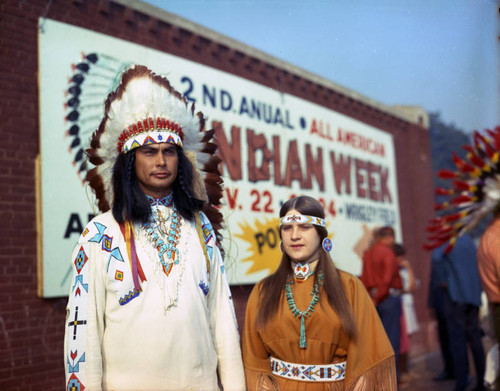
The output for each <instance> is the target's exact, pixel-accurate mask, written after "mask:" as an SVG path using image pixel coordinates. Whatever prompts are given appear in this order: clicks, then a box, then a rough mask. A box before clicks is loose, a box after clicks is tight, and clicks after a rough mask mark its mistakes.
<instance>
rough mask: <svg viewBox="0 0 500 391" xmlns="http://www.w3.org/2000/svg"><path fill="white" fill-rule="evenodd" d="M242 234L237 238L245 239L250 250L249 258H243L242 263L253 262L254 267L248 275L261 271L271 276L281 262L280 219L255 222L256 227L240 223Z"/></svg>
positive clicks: (237, 235) (248, 252)
mask: <svg viewBox="0 0 500 391" xmlns="http://www.w3.org/2000/svg"><path fill="white" fill-rule="evenodd" d="M238 225H239V227H240V233H238V234H235V236H236V237H238V238H240V239H243V240H244V241H245V242H246V243H248V245H249V248H248V250H247V251H246V254H248V256H247V257H246V258H243V259H242V260H241V261H242V262H252V266H251V267H250V268H249V269H248V271H247V272H246V274H252V273H256V272H260V271H266V270H267V272H268V273H269V274H271V273H272V272H274V271H275V270H276V268H277V267H278V265H279V263H280V260H281V252H280V249H279V245H280V236H279V225H280V220H279V218H274V219H271V220H267V219H266V221H264V222H263V223H262V222H261V221H259V220H255V222H254V226H252V225H251V224H250V223H248V222H246V221H245V222H241V223H238Z"/></svg>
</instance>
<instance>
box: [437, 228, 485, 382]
mask: <svg viewBox="0 0 500 391" xmlns="http://www.w3.org/2000/svg"><path fill="white" fill-rule="evenodd" d="M446 247H447V246H446V244H445V245H443V246H441V247H439V248H437V249H436V250H434V251H433V252H432V259H433V263H437V264H439V263H441V267H442V273H443V275H442V279H441V290H442V295H443V296H442V299H443V310H444V316H445V327H446V332H447V337H448V346H449V349H450V353H451V357H452V361H453V375H454V377H455V391H465V390H466V389H467V386H468V383H469V376H468V375H469V367H468V354H467V344H468V345H469V346H470V349H471V352H472V357H473V361H474V368H475V373H476V387H475V388H474V390H475V391H480V390H485V387H484V372H485V365H486V364H485V354H484V349H483V345H482V341H481V338H482V336H483V332H482V330H481V328H480V326H479V307H480V306H481V292H482V290H481V282H480V279H479V271H478V267H477V260H476V247H475V245H474V242H473V241H472V239H471V237H470V236H469V235H463V236H460V237H458V238H457V240H456V243H455V245H454V247H453V248H452V249H451V251H449V252H446V251H445V250H446Z"/></svg>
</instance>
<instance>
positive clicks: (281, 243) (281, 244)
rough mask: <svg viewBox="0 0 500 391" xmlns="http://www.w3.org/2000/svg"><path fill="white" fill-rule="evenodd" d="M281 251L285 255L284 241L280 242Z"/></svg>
mask: <svg viewBox="0 0 500 391" xmlns="http://www.w3.org/2000/svg"><path fill="white" fill-rule="evenodd" d="M280 251H281V254H283V253H284V252H285V250H283V241H282V240H280Z"/></svg>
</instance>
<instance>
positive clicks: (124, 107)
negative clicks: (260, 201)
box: [86, 65, 222, 229]
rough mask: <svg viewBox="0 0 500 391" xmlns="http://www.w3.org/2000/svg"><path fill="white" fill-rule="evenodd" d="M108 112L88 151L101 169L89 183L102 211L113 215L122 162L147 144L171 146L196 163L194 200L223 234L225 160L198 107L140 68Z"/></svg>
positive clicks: (111, 98)
mask: <svg viewBox="0 0 500 391" xmlns="http://www.w3.org/2000/svg"><path fill="white" fill-rule="evenodd" d="M104 110H105V112H104V117H103V119H102V121H101V123H100V125H99V128H98V129H97V131H96V132H94V134H93V135H92V138H91V142H90V148H89V149H88V150H87V155H88V158H89V161H90V162H91V163H92V164H94V165H95V167H94V168H93V169H92V170H90V171H89V172H88V174H87V177H86V180H87V181H88V183H89V184H90V186H91V188H92V189H93V191H94V192H95V195H96V198H97V204H98V208H99V210H100V211H101V212H105V211H107V210H109V209H110V206H111V202H112V200H113V186H112V175H113V167H114V165H115V162H116V159H117V158H118V156H119V155H120V154H121V153H128V152H129V151H131V150H132V149H134V148H138V147H141V146H144V145H147V144H151V143H162V142H167V143H172V144H176V145H178V146H180V147H182V149H183V151H184V154H185V155H186V157H187V158H188V159H189V160H190V162H191V163H192V165H193V182H194V183H193V186H192V189H193V193H194V194H192V195H193V196H194V197H195V198H198V199H200V200H203V201H205V207H204V209H203V211H204V212H205V213H206V214H207V216H208V217H209V219H210V220H211V222H212V224H213V225H214V228H215V229H219V228H220V227H221V224H222V215H221V214H220V212H218V210H217V209H216V208H215V207H216V206H218V205H220V199H221V197H222V179H221V175H220V172H219V171H218V167H217V166H218V164H219V163H220V161H221V159H220V158H219V157H218V156H217V155H216V153H215V152H216V150H217V146H216V145H215V144H214V143H213V142H212V138H213V136H214V131H213V130H209V131H206V130H205V120H204V118H203V114H202V113H201V112H198V113H196V114H195V113H194V104H191V105H188V103H187V101H186V99H185V98H184V97H183V96H181V94H180V93H179V92H177V91H176V90H175V89H174V88H173V87H172V86H171V85H170V83H169V81H168V80H167V79H166V78H164V77H162V76H159V75H156V74H155V73H153V72H152V71H151V70H149V69H148V68H146V67H145V66H141V65H136V66H133V67H132V68H130V69H128V70H127V71H125V72H124V73H123V75H122V76H121V80H120V84H119V86H118V87H117V89H116V90H115V91H113V92H111V93H110V94H109V95H108V97H107V99H106V102H105V107H104Z"/></svg>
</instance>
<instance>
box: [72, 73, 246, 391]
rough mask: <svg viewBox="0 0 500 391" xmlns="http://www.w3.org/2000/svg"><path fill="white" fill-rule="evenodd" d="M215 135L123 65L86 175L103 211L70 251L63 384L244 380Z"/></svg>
mask: <svg viewBox="0 0 500 391" xmlns="http://www.w3.org/2000/svg"><path fill="white" fill-rule="evenodd" d="M212 137H213V131H205V128H204V119H203V116H202V115H201V113H198V114H194V107H193V106H191V107H188V104H187V102H186V100H185V98H183V97H181V95H180V94H179V93H178V92H177V91H175V90H174V89H173V88H172V87H171V86H170V84H169V82H168V81H167V79H165V78H163V77H160V76H158V75H155V74H154V73H152V72H151V71H150V70H149V69H147V68H146V67H143V66H135V67H132V68H131V69H129V70H128V71H126V72H125V73H124V74H123V75H122V78H121V82H120V85H119V86H118V88H117V89H116V91H114V92H112V93H111V94H110V95H109V96H108V98H107V100H106V103H105V115H104V118H103V119H102V122H101V124H100V126H99V129H98V130H97V131H96V132H95V133H94V135H93V136H92V140H91V145H90V149H89V150H88V156H89V160H90V162H91V163H93V164H94V165H95V168H93V169H92V170H91V171H89V174H88V175H87V181H88V182H89V184H90V186H91V187H92V188H93V190H94V192H95V194H96V198H97V201H98V206H99V209H100V210H101V211H102V212H104V213H102V214H101V215H99V216H97V217H96V218H94V219H93V220H92V221H91V222H90V223H89V224H88V225H87V227H86V228H85V230H84V231H83V233H82V235H81V237H80V239H79V241H78V244H77V246H76V247H75V250H74V253H73V258H72V262H73V264H74V267H73V269H74V273H73V280H72V284H71V290H70V295H69V301H68V307H67V318H66V333H65V344H64V350H65V352H64V355H65V368H66V387H67V389H86V390H101V389H113V390H184V389H190V390H217V389H219V386H218V385H219V384H221V385H222V386H223V387H224V390H243V389H244V388H245V386H244V384H245V381H244V374H243V366H242V363H241V352H240V345H239V335H238V331H237V323H236V317H235V313H234V307H233V303H232V299H231V294H230V290H229V285H228V283H227V279H226V275H225V270H224V265H223V262H222V257H221V252H220V249H219V248H218V245H217V240H218V228H220V227H221V222H222V217H221V215H220V213H219V212H218V210H217V209H216V208H215V206H217V205H218V204H219V202H220V198H221V194H222V190H221V178H220V173H219V172H218V170H217V165H218V163H219V162H220V159H219V158H218V157H217V156H216V155H215V154H214V153H215V150H216V146H215V144H213V143H212V142H211V139H212ZM207 216H209V217H210V220H209V218H208V217H207ZM211 222H212V223H213V226H212V224H211ZM214 227H215V229H214Z"/></svg>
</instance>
